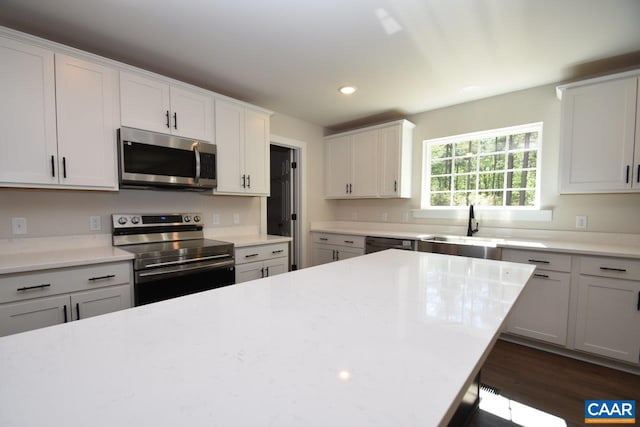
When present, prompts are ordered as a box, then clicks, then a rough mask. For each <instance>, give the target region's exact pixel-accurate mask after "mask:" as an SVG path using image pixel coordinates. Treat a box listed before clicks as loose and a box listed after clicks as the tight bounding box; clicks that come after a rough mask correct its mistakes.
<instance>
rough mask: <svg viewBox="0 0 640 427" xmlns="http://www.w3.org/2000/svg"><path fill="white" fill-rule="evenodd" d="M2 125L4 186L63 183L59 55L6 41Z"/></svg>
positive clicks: (0, 74) (2, 46)
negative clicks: (56, 70)
mask: <svg viewBox="0 0 640 427" xmlns="http://www.w3.org/2000/svg"><path fill="white" fill-rule="evenodd" d="M0 127H1V128H2V132H0V183H2V184H3V185H7V184H8V185H12V184H26V185H28V184H36V185H37V184H56V183H57V182H58V178H57V175H54V171H53V169H54V168H55V165H56V159H57V142H56V100H55V80H54V61H53V52H51V51H48V50H46V49H42V48H39V47H35V46H31V45H28V44H24V43H20V42H17V41H13V40H10V39H5V38H0ZM114 144H115V142H114ZM52 165H53V166H52Z"/></svg>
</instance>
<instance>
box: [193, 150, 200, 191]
mask: <svg viewBox="0 0 640 427" xmlns="http://www.w3.org/2000/svg"><path fill="white" fill-rule="evenodd" d="M193 151H194V153H195V155H196V176H195V179H196V184H197V183H198V181H200V151H198V147H196V148H194V149H193Z"/></svg>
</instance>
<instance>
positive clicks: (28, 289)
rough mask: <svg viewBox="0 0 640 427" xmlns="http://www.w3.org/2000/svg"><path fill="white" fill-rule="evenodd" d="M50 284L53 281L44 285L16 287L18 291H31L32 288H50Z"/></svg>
mask: <svg viewBox="0 0 640 427" xmlns="http://www.w3.org/2000/svg"><path fill="white" fill-rule="evenodd" d="M49 286H51V283H45V284H42V285H35V286H23V287H22V288H18V289H16V291H30V290H32V289H44V288H48V287H49Z"/></svg>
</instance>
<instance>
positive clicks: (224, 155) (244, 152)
mask: <svg viewBox="0 0 640 427" xmlns="http://www.w3.org/2000/svg"><path fill="white" fill-rule="evenodd" d="M269 123H270V114H269V113H267V112H265V111H261V110H260V111H259V110H254V109H251V108H248V107H246V106H244V105H242V104H238V103H234V102H231V101H227V100H222V99H216V100H215V138H216V145H217V150H218V158H219V159H224V160H222V161H220V162H218V186H217V188H216V189H215V190H214V191H215V193H219V194H236V195H249V196H255V195H258V196H268V195H269V189H270V186H269V157H270V156H269V138H270V125H269Z"/></svg>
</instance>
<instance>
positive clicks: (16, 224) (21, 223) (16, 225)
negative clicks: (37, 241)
mask: <svg viewBox="0 0 640 427" xmlns="http://www.w3.org/2000/svg"><path fill="white" fill-rule="evenodd" d="M11 232H12V233H13V234H27V219H26V218H20V217H13V218H11Z"/></svg>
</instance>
